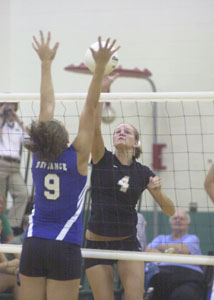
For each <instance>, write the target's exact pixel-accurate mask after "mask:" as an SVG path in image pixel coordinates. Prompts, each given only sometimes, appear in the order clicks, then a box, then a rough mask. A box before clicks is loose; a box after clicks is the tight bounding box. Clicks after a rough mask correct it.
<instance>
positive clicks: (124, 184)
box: [117, 176, 129, 193]
mask: <svg viewBox="0 0 214 300" xmlns="http://www.w3.org/2000/svg"><path fill="white" fill-rule="evenodd" d="M117 184H118V185H120V186H121V187H120V191H121V192H124V193H126V191H127V189H128V188H129V176H124V177H123V178H121V179H120V180H119V181H118V183H117Z"/></svg>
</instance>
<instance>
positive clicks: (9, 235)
mask: <svg viewBox="0 0 214 300" xmlns="http://www.w3.org/2000/svg"><path fill="white" fill-rule="evenodd" d="M5 208H6V200H5V198H4V196H1V195H0V222H1V226H2V230H1V236H0V242H1V243H9V242H10V241H11V240H12V239H13V238H14V235H13V230H12V228H11V226H10V223H9V221H8V218H7V215H6V214H5Z"/></svg>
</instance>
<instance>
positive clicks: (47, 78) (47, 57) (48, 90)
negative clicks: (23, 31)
mask: <svg viewBox="0 0 214 300" xmlns="http://www.w3.org/2000/svg"><path fill="white" fill-rule="evenodd" d="M33 40H34V43H33V44H32V46H33V48H34V50H35V51H36V53H37V54H38V56H39V58H40V60H41V87H40V113H39V121H48V120H51V119H53V117H54V108H55V97H54V88H53V83H52V76H51V64H52V61H53V59H54V57H55V55H56V52H57V48H58V46H59V43H56V44H55V45H54V47H53V48H52V49H51V48H50V40H51V33H50V32H48V36H47V40H46V41H45V38H44V35H43V32H42V31H40V42H38V40H37V39H36V38H35V36H33Z"/></svg>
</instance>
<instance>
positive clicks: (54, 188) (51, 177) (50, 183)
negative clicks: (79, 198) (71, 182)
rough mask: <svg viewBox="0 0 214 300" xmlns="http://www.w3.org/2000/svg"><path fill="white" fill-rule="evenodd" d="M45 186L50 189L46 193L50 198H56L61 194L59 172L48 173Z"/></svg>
mask: <svg viewBox="0 0 214 300" xmlns="http://www.w3.org/2000/svg"><path fill="white" fill-rule="evenodd" d="M44 186H45V188H46V189H47V190H48V191H44V195H45V197H46V198H47V199H48V200H56V199H58V198H59V195H60V182H59V176H58V175H57V174H48V175H46V176H45V179H44Z"/></svg>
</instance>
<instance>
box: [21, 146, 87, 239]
mask: <svg viewBox="0 0 214 300" xmlns="http://www.w3.org/2000/svg"><path fill="white" fill-rule="evenodd" d="M32 174H33V181H34V184H35V204H34V208H33V210H32V214H31V216H30V218H29V226H28V229H27V231H26V235H25V237H40V238H45V239H51V240H59V241H66V242H71V243H74V244H77V245H80V244H81V240H82V208H83V202H84V194H85V189H86V178H87V177H86V176H83V175H81V174H79V172H78V169H77V153H76V151H75V150H74V148H73V147H72V146H70V147H69V148H67V149H66V150H65V151H64V152H63V153H62V154H61V155H60V156H59V157H58V158H57V159H56V160H55V161H53V162H44V161H41V160H37V158H36V155H35V154H34V155H33V164H32Z"/></svg>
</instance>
